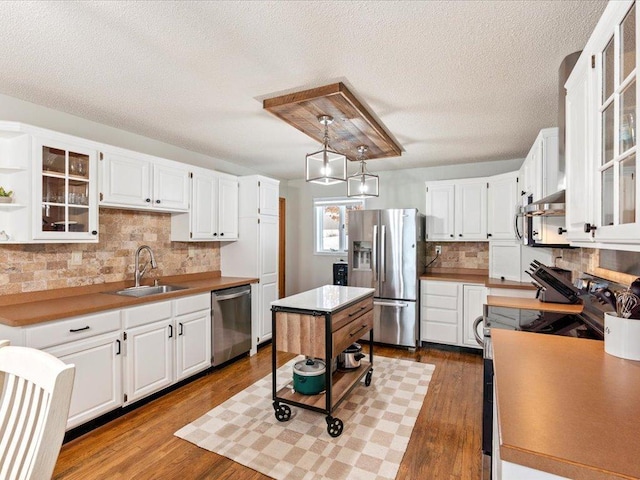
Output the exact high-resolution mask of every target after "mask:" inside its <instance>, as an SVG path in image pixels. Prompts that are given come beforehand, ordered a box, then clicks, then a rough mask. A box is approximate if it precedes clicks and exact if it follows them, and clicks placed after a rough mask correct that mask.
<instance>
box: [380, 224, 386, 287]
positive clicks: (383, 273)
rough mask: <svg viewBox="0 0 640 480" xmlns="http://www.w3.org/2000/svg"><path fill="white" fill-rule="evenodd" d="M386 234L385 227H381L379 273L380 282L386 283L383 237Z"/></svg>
mask: <svg viewBox="0 0 640 480" xmlns="http://www.w3.org/2000/svg"><path fill="white" fill-rule="evenodd" d="M386 233H387V226H386V225H382V231H381V232H380V271H381V272H382V281H383V282H386V281H387V252H386V250H385V237H386Z"/></svg>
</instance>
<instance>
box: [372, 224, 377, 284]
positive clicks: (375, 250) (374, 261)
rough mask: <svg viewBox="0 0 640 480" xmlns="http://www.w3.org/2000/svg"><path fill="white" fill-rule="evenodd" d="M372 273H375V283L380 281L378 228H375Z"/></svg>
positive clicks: (375, 226)
mask: <svg viewBox="0 0 640 480" xmlns="http://www.w3.org/2000/svg"><path fill="white" fill-rule="evenodd" d="M371 250H372V252H371V271H372V272H373V281H374V282H377V281H378V226H377V225H374V226H373V248H372V249H371Z"/></svg>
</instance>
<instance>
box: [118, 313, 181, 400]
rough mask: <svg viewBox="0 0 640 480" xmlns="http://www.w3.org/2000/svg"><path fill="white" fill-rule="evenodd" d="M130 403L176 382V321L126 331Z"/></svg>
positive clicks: (167, 320) (168, 320) (127, 392)
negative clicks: (174, 364)
mask: <svg viewBox="0 0 640 480" xmlns="http://www.w3.org/2000/svg"><path fill="white" fill-rule="evenodd" d="M125 333H126V336H127V337H126V343H127V345H126V352H127V354H126V360H125V362H126V368H125V372H126V392H125V393H126V394H127V397H128V398H127V402H126V403H127V404H128V403H131V402H134V401H136V400H139V399H141V398H143V397H146V396H147V395H149V394H151V393H154V392H157V391H158V390H161V389H163V388H164V387H167V386H169V385H171V383H172V382H173V357H174V351H173V346H174V335H175V331H174V327H173V319H171V318H168V319H165V320H161V321H158V322H154V323H150V324H146V325H142V326H140V327H133V328H131V329H128V330H126V332H125Z"/></svg>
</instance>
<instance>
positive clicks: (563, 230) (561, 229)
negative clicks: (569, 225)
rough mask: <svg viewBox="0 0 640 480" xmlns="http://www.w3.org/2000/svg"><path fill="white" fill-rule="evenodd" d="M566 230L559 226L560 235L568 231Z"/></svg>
mask: <svg viewBox="0 0 640 480" xmlns="http://www.w3.org/2000/svg"><path fill="white" fill-rule="evenodd" d="M566 232H567V229H566V228H562V227H558V235H562V234H563V233H566Z"/></svg>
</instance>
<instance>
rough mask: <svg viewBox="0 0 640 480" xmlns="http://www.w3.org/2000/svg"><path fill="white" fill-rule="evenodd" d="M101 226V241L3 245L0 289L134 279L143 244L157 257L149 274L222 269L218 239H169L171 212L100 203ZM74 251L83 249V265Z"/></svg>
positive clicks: (18, 290)
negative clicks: (107, 206)
mask: <svg viewBox="0 0 640 480" xmlns="http://www.w3.org/2000/svg"><path fill="white" fill-rule="evenodd" d="M99 231H100V241H99V243H82V244H73V243H55V244H30V245H0V295H6V294H11V293H21V292H31V291H37V290H49V289H54V288H64V287H77V286H83V285H94V284H100V283H108V282H117V281H123V280H133V269H134V253H135V251H136V249H137V248H138V247H139V246H140V245H149V246H150V247H151V249H152V250H153V253H154V254H155V258H156V261H157V263H158V268H157V269H155V270H150V271H148V272H147V274H146V275H145V278H147V277H148V278H161V277H163V276H167V275H180V274H186V273H200V272H208V271H214V270H220V248H219V243H218V242H194V243H186V242H171V241H170V234H171V216H170V214H166V213H151V212H138V211H130V210H117V209H101V210H100V230H99ZM73 252H82V261H81V263H80V264H79V265H72V261H71V260H72V253H73ZM142 258H143V259H144V261H146V260H147V258H148V257H147V253H146V252H143V253H142Z"/></svg>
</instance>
